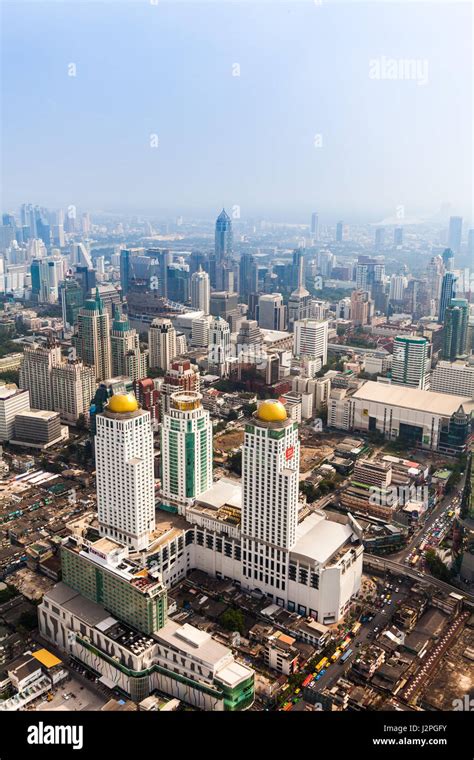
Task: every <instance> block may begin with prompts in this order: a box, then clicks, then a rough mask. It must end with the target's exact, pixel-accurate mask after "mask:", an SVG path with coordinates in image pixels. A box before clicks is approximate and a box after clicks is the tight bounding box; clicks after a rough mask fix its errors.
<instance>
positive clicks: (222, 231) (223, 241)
mask: <svg viewBox="0 0 474 760" xmlns="http://www.w3.org/2000/svg"><path fill="white" fill-rule="evenodd" d="M214 242H215V256H216V264H217V266H219V265H220V264H222V262H223V261H224V260H225V259H227V258H228V257H229V256H231V254H232V250H233V239H232V222H231V220H230V216H229V215H228V214H227V213H226V211H225V209H222V211H221V213H220V214H219V216H218V217H217V219H216V230H215V241H214Z"/></svg>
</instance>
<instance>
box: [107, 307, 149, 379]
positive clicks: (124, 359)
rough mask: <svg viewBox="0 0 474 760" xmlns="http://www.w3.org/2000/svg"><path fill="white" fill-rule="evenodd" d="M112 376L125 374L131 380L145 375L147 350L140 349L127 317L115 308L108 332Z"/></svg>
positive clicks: (138, 341)
mask: <svg viewBox="0 0 474 760" xmlns="http://www.w3.org/2000/svg"><path fill="white" fill-rule="evenodd" d="M110 349H111V361H112V377H120V376H121V375H125V376H126V377H129V378H130V379H131V380H141V378H142V377H146V376H147V370H148V351H143V352H142V351H141V349H140V339H139V336H138V334H137V331H136V330H134V329H133V328H131V327H130V323H129V321H128V318H127V317H126V316H125V315H124V314H122V312H121V310H120V309H119V308H116V309H115V315H114V319H113V322H112V330H111V333H110Z"/></svg>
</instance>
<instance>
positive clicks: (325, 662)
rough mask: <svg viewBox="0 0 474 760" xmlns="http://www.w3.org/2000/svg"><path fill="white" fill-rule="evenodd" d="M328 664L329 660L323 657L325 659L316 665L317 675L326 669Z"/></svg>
mask: <svg viewBox="0 0 474 760" xmlns="http://www.w3.org/2000/svg"><path fill="white" fill-rule="evenodd" d="M328 663H329V660H328V658H327V657H323V659H322V660H320V661H319V662H318V664H317V665H316V667H315V671H316V673H319V671H320V670H322V669H323V668H325V667H326V665H328Z"/></svg>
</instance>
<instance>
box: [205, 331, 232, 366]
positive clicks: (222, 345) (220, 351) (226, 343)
mask: <svg viewBox="0 0 474 760" xmlns="http://www.w3.org/2000/svg"><path fill="white" fill-rule="evenodd" d="M230 356H231V344H230V327H229V323H228V322H226V321H225V320H224V319H222V317H215V318H214V319H213V320H212V322H211V323H210V325H209V346H208V367H209V371H210V372H215V373H216V374H217V375H219V377H223V376H224V375H227V374H228V371H229V367H228V362H229V359H230Z"/></svg>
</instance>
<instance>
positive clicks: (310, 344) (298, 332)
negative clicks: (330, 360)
mask: <svg viewBox="0 0 474 760" xmlns="http://www.w3.org/2000/svg"><path fill="white" fill-rule="evenodd" d="M328 324H329V323H328V322H318V321H317V320H315V319H303V320H298V321H297V322H295V329H294V343H293V353H294V355H295V356H300V357H303V356H310V357H311V358H314V359H317V360H318V361H319V363H320V364H319V367H318V369H321V367H323V366H324V365H325V364H326V363H327V356H328Z"/></svg>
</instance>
